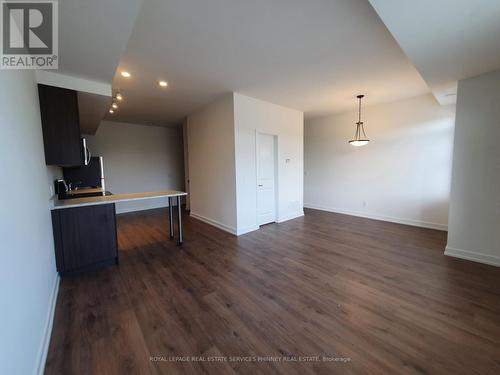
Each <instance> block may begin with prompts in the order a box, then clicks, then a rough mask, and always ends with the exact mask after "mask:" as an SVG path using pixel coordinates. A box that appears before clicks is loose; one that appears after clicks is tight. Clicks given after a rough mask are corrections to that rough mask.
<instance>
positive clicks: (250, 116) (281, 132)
mask: <svg viewBox="0 0 500 375" xmlns="http://www.w3.org/2000/svg"><path fill="white" fill-rule="evenodd" d="M234 121H235V145H236V146H235V150H236V155H235V157H236V189H237V193H236V197H237V232H238V234H242V233H246V232H249V231H251V230H255V229H258V225H257V188H256V186H257V170H256V166H257V163H256V162H257V158H256V155H257V152H256V150H257V149H256V134H257V132H259V133H265V134H272V135H276V136H277V140H278V145H277V146H278V150H277V151H278V152H277V154H278V163H277V164H278V185H277V190H278V194H277V195H278V202H277V209H278V210H277V219H278V222H282V221H285V220H289V219H292V218H296V217H298V216H302V215H303V214H304V211H303V186H304V182H303V175H304V169H303V168H304V161H303V151H304V150H303V144H304V138H303V130H304V116H303V113H302V112H299V111H296V110H293V109H289V108H285V107H281V106H278V105H275V104H271V103H268V102H265V101H262V100H258V99H254V98H250V97H248V96H244V95H241V94H238V93H235V94H234ZM286 159H289V162H288V163H286Z"/></svg>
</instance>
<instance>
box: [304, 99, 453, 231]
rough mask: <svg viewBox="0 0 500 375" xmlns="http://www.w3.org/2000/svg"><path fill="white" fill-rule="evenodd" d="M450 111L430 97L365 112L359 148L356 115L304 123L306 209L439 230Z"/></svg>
mask: <svg viewBox="0 0 500 375" xmlns="http://www.w3.org/2000/svg"><path fill="white" fill-rule="evenodd" d="M353 100H354V99H353ZM369 100H370V98H366V100H365V103H369ZM454 112H455V108H454V107H442V106H440V105H439V104H438V103H437V102H436V101H435V99H434V98H433V97H432V95H430V94H429V95H424V96H419V97H415V98H411V99H406V100H401V101H397V102H394V103H389V104H384V105H377V106H372V107H369V106H368V107H364V108H363V121H364V122H365V129H366V132H367V135H368V138H370V139H371V142H370V143H369V144H368V145H367V146H364V147H359V148H357V147H353V146H351V145H349V144H348V140H349V139H352V137H353V136H354V132H355V123H356V121H357V111H353V112H349V113H343V114H338V115H335V116H330V117H325V118H320V119H315V120H311V121H306V126H305V146H304V147H305V173H306V175H305V198H304V200H305V206H306V207H311V208H317V209H322V210H327V211H333V212H341V213H347V214H351V215H357V216H364V217H371V218H376V219H381V220H387V221H394V222H401V223H405V224H410V225H417V226H423V227H430V228H437V229H446V228H447V224H448V203H449V191H450V180H451V163H452V162H451V159H452V146H453V128H454V116H455V113H454Z"/></svg>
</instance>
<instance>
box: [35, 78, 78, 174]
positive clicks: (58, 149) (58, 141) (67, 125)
mask: <svg viewBox="0 0 500 375" xmlns="http://www.w3.org/2000/svg"><path fill="white" fill-rule="evenodd" d="M38 98H39V101H40V116H41V120H42V131H43V144H44V147H45V164H47V165H59V166H62V167H65V166H77V165H82V164H83V155H82V146H81V140H80V117H79V113H78V97H77V93H76V91H74V90H68V89H63V88H60V87H53V86H47V85H38Z"/></svg>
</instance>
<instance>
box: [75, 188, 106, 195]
mask: <svg viewBox="0 0 500 375" xmlns="http://www.w3.org/2000/svg"><path fill="white" fill-rule="evenodd" d="M103 191H104V189H103V188H102V187H97V188H82V189H75V190H70V191H68V192H67V193H66V194H67V195H79V194H88V193H102V192H103Z"/></svg>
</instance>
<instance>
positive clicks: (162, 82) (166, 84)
mask: <svg viewBox="0 0 500 375" xmlns="http://www.w3.org/2000/svg"><path fill="white" fill-rule="evenodd" d="M158 84H159V85H160V86H161V87H167V86H168V82H167V81H158Z"/></svg>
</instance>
